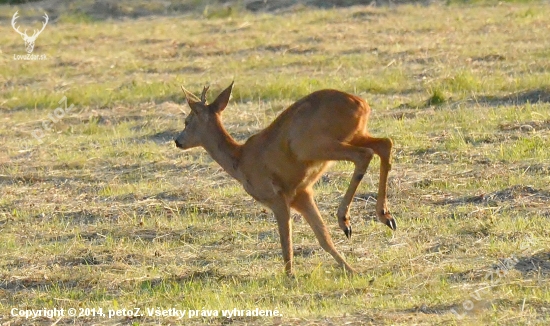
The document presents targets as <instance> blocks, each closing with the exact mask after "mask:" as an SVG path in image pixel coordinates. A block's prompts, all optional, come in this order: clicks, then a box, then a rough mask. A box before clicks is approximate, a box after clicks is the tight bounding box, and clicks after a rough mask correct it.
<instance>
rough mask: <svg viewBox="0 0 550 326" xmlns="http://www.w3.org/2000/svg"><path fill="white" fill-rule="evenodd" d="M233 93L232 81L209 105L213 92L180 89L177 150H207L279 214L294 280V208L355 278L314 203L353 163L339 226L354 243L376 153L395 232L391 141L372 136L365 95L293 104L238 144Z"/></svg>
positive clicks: (384, 218)
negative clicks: (231, 122) (359, 196)
mask: <svg viewBox="0 0 550 326" xmlns="http://www.w3.org/2000/svg"><path fill="white" fill-rule="evenodd" d="M232 88H233V83H231V85H229V87H227V88H226V89H225V90H224V91H223V92H221V94H220V95H219V96H218V97H217V98H216V100H214V102H212V103H210V104H208V103H207V102H206V92H207V90H208V87H205V88H204V89H203V91H202V94H201V97H200V98H198V97H196V96H195V95H193V94H192V93H190V92H188V91H187V90H186V89H185V88H183V86H182V90H183V92H184V93H185V97H186V99H187V103H188V104H189V107H190V108H191V112H190V114H189V115H188V116H187V118H186V119H185V129H184V130H183V131H182V132H181V133H180V134H179V135H178V137H177V138H176V140H175V142H176V146H177V147H178V148H181V149H189V148H193V147H198V146H201V147H203V148H204V149H205V150H206V151H207V152H208V154H210V155H211V156H212V158H213V159H214V160H215V161H216V162H218V164H219V165H221V167H222V168H223V169H224V170H225V171H227V173H229V174H230V175H231V176H232V177H233V178H235V179H237V180H238V181H239V182H240V183H241V184H242V185H243V186H244V189H245V190H246V192H247V193H248V194H250V195H251V196H252V197H253V198H254V199H256V200H257V201H259V202H260V203H262V204H263V205H265V206H267V207H268V208H270V209H271V210H272V211H273V213H274V215H275V218H276V220H277V225H278V228H279V236H280V240H281V246H282V249H283V259H284V264H285V265H284V267H285V271H286V272H287V273H288V274H292V260H293V249H292V234H291V233H292V224H291V221H290V209H291V208H293V209H295V210H296V211H298V212H299V213H301V214H302V215H303V217H304V218H305V220H306V221H307V222H308V223H309V225H310V226H311V228H312V229H313V232H314V233H315V236H316V237H317V240H318V241H319V243H320V245H321V247H322V248H323V249H324V250H326V251H327V252H328V253H330V254H331V255H332V257H334V259H335V260H336V261H337V262H338V263H339V264H340V265H341V266H342V267H344V268H345V269H346V270H347V271H349V272H354V269H353V268H352V267H351V266H350V265H348V263H347V262H346V261H345V260H344V258H343V257H342V256H341V255H340V253H339V252H338V251H337V250H336V248H335V247H334V244H333V242H332V239H331V237H330V234H329V232H328V230H327V227H326V226H325V223H324V221H323V218H322V217H321V214H320V212H319V209H318V208H317V205H316V204H315V201H314V199H313V185H314V184H315V182H316V181H317V180H318V179H319V178H320V177H321V175H322V174H323V172H324V171H325V170H326V169H327V168H328V166H329V163H330V161H350V162H353V163H354V164H355V170H354V172H353V176H352V178H351V181H350V184H349V186H348V189H347V191H346V193H345V195H344V198H343V199H342V201H341V203H340V205H339V207H338V211H337V213H336V216H337V218H338V224H339V226H340V228H341V229H342V230H343V231H344V233H345V235H346V236H347V237H348V238H350V237H351V224H350V217H349V214H348V212H349V207H350V204H351V201H352V199H353V196H354V194H355V191H356V190H357V186H358V185H359V182H360V181H361V179H362V178H363V175H364V174H365V172H366V170H367V167H368V166H369V163H370V161H371V159H372V157H373V155H374V154H377V155H378V156H379V157H380V160H381V164H380V182H379V185H378V196H377V201H376V215H377V217H378V220H379V221H380V222H382V223H384V224H386V225H387V226H389V227H390V228H391V229H392V230H395V229H396V223H395V220H394V219H393V217H392V216H391V214H390V212H389V210H388V207H387V196H386V192H387V183H388V172H389V171H390V169H391V150H392V140H391V139H389V138H374V137H371V136H370V134H369V133H368V131H367V121H368V119H369V114H370V107H369V105H368V104H367V102H366V101H365V100H363V99H362V98H360V97H357V96H355V95H351V94H347V93H343V92H340V91H337V90H331V89H325V90H320V91H316V92H314V93H311V94H309V95H308V96H306V97H304V98H302V99H300V100H299V101H297V102H296V103H294V104H292V105H291V106H290V107H288V108H287V109H286V110H284V111H283V112H282V113H281V114H280V115H279V116H278V117H277V118H276V119H275V120H274V121H273V122H272V123H271V125H269V126H268V127H267V128H265V129H264V130H262V131H260V132H259V133H257V134H255V135H253V136H251V137H250V138H248V140H246V142H245V143H244V144H239V143H237V142H236V141H235V140H234V139H233V138H232V137H231V135H229V133H228V132H227V131H226V130H225V128H224V126H223V124H222V119H221V114H222V111H223V110H224V109H225V107H226V106H227V103H228V101H229V97H230V95H231V90H232Z"/></svg>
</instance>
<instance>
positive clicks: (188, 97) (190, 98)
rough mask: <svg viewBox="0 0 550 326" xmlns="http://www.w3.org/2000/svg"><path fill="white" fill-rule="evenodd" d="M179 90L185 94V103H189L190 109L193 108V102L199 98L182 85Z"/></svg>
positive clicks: (196, 101)
mask: <svg viewBox="0 0 550 326" xmlns="http://www.w3.org/2000/svg"><path fill="white" fill-rule="evenodd" d="M181 90H182V91H183V94H185V99H186V100H187V104H189V107H190V108H191V110H195V109H194V106H195V104H196V103H198V102H200V101H201V100H199V99H198V98H197V97H196V96H195V95H194V94H193V93H191V92H189V91H188V90H186V89H185V88H184V87H183V86H182V87H181Z"/></svg>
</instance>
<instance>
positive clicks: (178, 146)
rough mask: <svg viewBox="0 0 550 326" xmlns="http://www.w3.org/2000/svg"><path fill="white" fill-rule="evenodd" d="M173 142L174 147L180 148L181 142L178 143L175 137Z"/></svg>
mask: <svg viewBox="0 0 550 326" xmlns="http://www.w3.org/2000/svg"><path fill="white" fill-rule="evenodd" d="M174 142H175V143H176V147H177V148H181V144H180V143H178V140H177V139H176V140H174Z"/></svg>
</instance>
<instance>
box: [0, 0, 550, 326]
mask: <svg viewBox="0 0 550 326" xmlns="http://www.w3.org/2000/svg"><path fill="white" fill-rule="evenodd" d="M22 15H24V11H22ZM549 17H550V7H548V6H547V5H546V4H537V3H530V4H502V5H498V6H429V7H422V8H420V7H413V6H400V7H395V8H370V7H353V8H347V9H333V10H301V9H300V8H296V11H294V12H286V13H283V14H280V15H273V14H268V13H263V14H256V15H252V14H249V13H245V12H242V13H237V14H234V15H231V16H229V17H227V18H212V19H206V18H204V17H200V18H196V19H193V18H192V17H183V18H182V17H153V18H142V19H137V20H123V21H79V20H78V19H77V18H78V17H76V18H74V17H73V18H74V19H73V20H70V19H66V21H65V22H63V20H61V21H59V22H57V23H54V22H52V23H51V24H50V25H48V27H47V28H46V30H45V32H44V33H43V35H41V36H40V37H39V39H38V41H37V45H36V48H35V53H38V54H42V53H43V54H46V55H47V56H48V60H46V61H42V62H40V61H38V62H22V61H14V60H13V57H12V56H13V54H21V53H22V52H23V50H24V49H23V44H22V40H21V39H20V38H19V37H18V36H17V35H16V34H15V33H13V31H11V28H10V27H9V25H8V27H6V26H3V27H0V44H2V48H1V50H2V57H0V61H1V62H0V64H1V66H2V72H0V81H1V83H0V84H1V85H3V86H1V88H0V89H1V94H2V99H1V100H0V119H1V121H2V126H1V127H0V141H1V143H2V149H3V151H2V152H0V185H1V194H2V197H1V199H0V314H1V316H2V317H0V318H1V319H0V324H2V323H7V324H9V325H20V324H21V325H22V324H28V323H29V322H33V323H36V324H51V323H53V322H55V321H57V320H56V319H51V320H50V319H45V318H39V319H35V320H31V321H29V320H25V319H22V318H18V317H14V316H11V315H10V310H11V309H12V308H14V307H16V308H20V309H23V308H28V309H41V308H43V307H48V308H53V307H57V308H65V309H67V308H71V307H75V308H78V307H88V308H93V307H102V308H103V309H105V310H106V309H122V308H133V307H140V308H142V309H146V308H148V307H149V308H154V307H163V308H172V307H175V308H178V309H199V310H200V309H232V308H238V309H254V308H256V307H259V308H261V309H279V310H280V311H281V312H282V314H283V317H278V318H251V317H248V318H247V317H238V318H234V319H230V320H228V319H227V318H225V319H224V318H222V317H217V318H215V317H203V318H194V319H183V320H178V319H177V318H173V317H165V318H164V317H163V318H160V317H148V316H144V317H140V318H124V317H116V318H112V319H108V318H100V317H88V318H80V319H71V318H62V319H61V320H59V321H58V323H57V324H58V325H61V324H71V323H96V324H114V323H121V324H136V325H137V324H140V325H141V324H144V325H145V324H190V323H191V324H226V323H235V324H252V325H256V324H258V325H260V324H285V325H286V324H292V325H311V324H325V323H332V324H343V323H348V324H351V325H363V324H457V325H458V324H460V325H462V324H498V325H501V324H510V325H512V324H514V325H515V324H527V323H529V324H541V325H542V324H547V323H548V322H549V317H548V316H549V312H548V306H549V305H550V292H549V286H548V284H549V283H548V279H549V274H550V261H549V259H550V243H549V241H548V239H549V235H550V234H549V231H548V230H549V222H548V221H549V217H550V209H549V202H550V188H549V186H548V184H549V181H550V165H549V163H548V162H550V151H548V148H549V145H550V138H549V137H550V122H549V121H550V104H549V102H550V95H549V94H550V73H549V72H548V71H549V70H548V62H550V61H549V60H548V58H549V55H550V52H549V51H548V49H549V48H550V39H549V38H548V37H547V30H548V28H549V26H550V18H549ZM75 21H76V22H75ZM232 79H235V81H236V86H235V93H234V96H233V100H232V101H231V103H230V107H229V108H228V109H227V110H226V111H225V124H226V126H227V128H228V130H229V131H230V132H231V133H232V134H233V135H234V136H235V137H236V138H237V139H239V140H243V139H245V138H246V137H248V136H250V135H251V134H253V133H254V132H256V131H258V130H260V129H261V128H263V127H265V126H266V125H267V124H268V123H269V122H270V121H271V120H272V119H273V118H274V117H275V116H276V115H277V114H278V113H279V112H280V110H282V109H283V108H284V107H286V106H287V105H288V104H290V103H291V102H293V101H295V100H296V99H298V98H299V97H300V96H302V95H305V94H307V93H308V92H310V91H313V90H316V89H319V88H324V87H331V88H340V89H343V90H346V91H350V92H354V93H357V94H360V95H361V96H363V97H365V98H366V99H368V100H369V102H370V103H371V106H372V107H373V110H374V112H373V116H372V120H371V122H370V128H371V131H372V133H373V134H374V135H380V136H390V137H392V138H393V139H394V141H395V143H396V147H395V153H394V155H395V156H394V165H393V166H394V170H393V171H392V173H391V179H390V197H389V200H390V204H391V207H390V208H391V210H392V212H394V214H395V216H396V217H397V219H398V220H397V221H398V231H397V232H395V233H391V232H390V231H389V229H387V227H386V226H384V225H381V224H379V223H376V222H374V221H373V219H374V196H375V194H374V190H375V189H376V183H377V169H378V162H373V164H372V166H371V168H370V170H369V175H368V176H367V177H366V178H365V179H364V182H363V185H362V186H361V188H360V190H359V192H358V194H357V197H356V200H355V202H354V206H353V207H352V212H351V213H352V217H353V219H352V223H353V224H354V237H353V239H352V240H351V241H347V240H345V237H344V235H343V234H341V233H342V232H341V231H340V230H339V229H338V227H337V223H336V219H335V218H334V213H335V211H336V207H337V205H338V202H339V199H340V198H341V196H342V194H343V191H344V190H345V187H346V186H347V182H348V179H349V178H350V177H351V172H352V167H351V165H350V164H347V163H338V164H337V165H335V167H334V168H333V169H332V170H331V171H330V172H329V173H327V175H326V176H325V177H324V178H323V179H322V180H321V182H320V183H319V184H318V185H317V193H318V195H317V199H318V202H319V206H320V208H321V210H322V213H323V214H324V216H325V219H326V220H327V223H328V225H329V226H330V228H331V230H332V231H333V232H332V233H333V238H334V239H335V240H336V242H337V243H336V245H337V248H338V249H339V250H340V251H341V252H342V253H344V254H345V256H346V258H347V259H348V261H349V262H350V263H351V264H352V266H354V267H356V268H357V269H358V270H360V271H361V272H362V273H363V274H362V275H361V276H356V277H348V276H347V275H345V274H344V273H343V272H342V271H341V270H340V269H339V268H338V267H337V266H336V265H335V263H334V262H333V260H332V258H331V257H330V256H329V255H327V254H326V253H325V252H323V251H322V249H320V247H319V246H318V244H317V242H316V240H315V238H314V236H313V234H312V232H311V230H310V228H309V227H308V226H307V224H306V223H305V222H304V221H303V220H302V219H301V218H300V217H299V216H295V219H294V242H295V256H296V271H297V276H296V278H295V279H288V278H286V277H285V276H284V274H283V271H282V263H281V256H280V248H279V240H278V234H277V232H276V228H275V225H276V224H275V222H274V219H273V217H272V216H271V214H270V213H268V212H267V211H266V210H265V209H263V208H262V207H261V206H259V205H258V204H257V203H255V202H254V201H253V200H252V199H251V198H249V197H248V196H247V195H246V194H245V192H244V191H243V190H242V189H241V188H240V187H239V185H238V184H237V183H236V182H235V181H233V180H231V179H230V178H229V177H228V176H227V175H226V174H225V173H224V172H223V171H222V170H220V168H219V167H218V166H217V165H216V163H215V162H213V161H212V160H211V159H210V158H209V157H208V155H207V154H206V153H205V152H204V151H202V150H192V151H189V152H181V151H178V150H176V149H175V148H174V146H173V144H172V139H173V138H174V136H175V135H176V134H177V132H178V131H179V130H180V129H182V128H183V119H182V117H181V113H180V108H183V109H184V110H187V108H186V107H185V105H184V103H183V99H182V96H181V94H180V92H181V91H180V89H179V85H180V84H184V85H185V86H186V87H187V88H188V89H190V90H194V91H198V90H199V89H200V88H201V87H202V85H203V84H204V83H212V89H213V90H212V93H216V92H218V91H219V90H220V89H221V88H222V87H224V86H226V84H228V83H229V82H230V81H231V80H232ZM63 96H66V97H67V103H68V105H70V104H74V105H75V106H76V108H75V109H74V110H72V111H71V113H70V114H68V115H66V116H65V117H63V119H61V120H60V121H59V122H58V123H56V124H55V125H54V126H53V130H52V131H51V132H45V137H44V138H43V141H44V142H43V143H42V144H39V143H38V142H37V141H36V140H34V139H33V137H32V136H31V133H32V131H33V130H36V128H41V125H42V121H44V120H47V119H48V118H47V117H48V114H50V113H52V112H53V110H54V109H55V108H56V107H57V106H59V104H58V101H59V100H60V99H61V98H62V97H63ZM212 96H213V95H212ZM434 98H435V99H437V101H434ZM468 300H471V302H472V305H470V303H469V301H468ZM465 307H466V308H471V309H468V310H465ZM453 310H454V311H455V312H456V313H453V312H452V311H453ZM462 317H463V318H462ZM461 318H462V319H461Z"/></svg>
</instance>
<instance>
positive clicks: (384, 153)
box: [350, 136, 397, 231]
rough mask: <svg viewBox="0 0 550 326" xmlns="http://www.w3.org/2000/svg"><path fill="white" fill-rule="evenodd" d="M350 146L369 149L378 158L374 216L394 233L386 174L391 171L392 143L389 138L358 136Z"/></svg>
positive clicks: (394, 225) (394, 224) (394, 226)
mask: <svg viewBox="0 0 550 326" xmlns="http://www.w3.org/2000/svg"><path fill="white" fill-rule="evenodd" d="M350 143H351V144H353V145H356V146H361V147H366V148H370V149H372V150H373V151H374V153H376V155H378V156H379V157H380V181H379V183H378V195H377V198H376V216H377V217H378V220H379V221H380V222H382V223H384V224H386V225H387V226H389V227H390V228H391V229H392V230H394V231H395V229H396V228H397V224H396V223H395V220H394V218H393V217H392V216H391V214H390V211H389V210H388V198H387V192H388V173H389V172H390V170H391V150H392V147H393V142H392V140H391V139H390V138H374V137H369V136H360V137H356V138H354V139H353V140H352V141H351V142H350Z"/></svg>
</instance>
